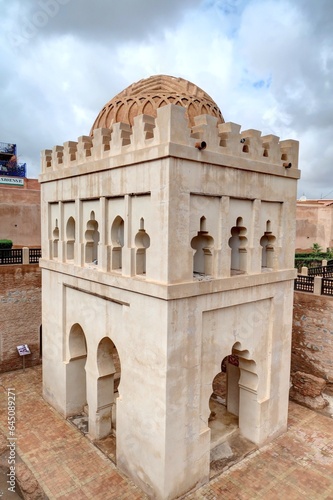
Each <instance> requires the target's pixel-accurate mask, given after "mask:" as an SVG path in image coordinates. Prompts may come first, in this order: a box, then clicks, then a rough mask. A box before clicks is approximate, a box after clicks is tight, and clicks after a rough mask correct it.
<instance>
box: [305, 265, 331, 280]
mask: <svg viewBox="0 0 333 500" xmlns="http://www.w3.org/2000/svg"><path fill="white" fill-rule="evenodd" d="M308 276H322V277H323V278H333V266H319V267H309V269H308Z"/></svg>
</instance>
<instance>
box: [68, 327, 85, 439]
mask: <svg viewBox="0 0 333 500" xmlns="http://www.w3.org/2000/svg"><path fill="white" fill-rule="evenodd" d="M68 351H69V361H68V363H67V374H66V390H67V391H66V399H67V414H68V415H81V414H82V415H84V414H87V413H88V407H87V377H86V369H85V366H86V361H87V343H86V337H85V334H84V332H83V329H82V327H81V326H80V325H79V324H78V323H75V324H74V325H73V326H72V327H71V329H70V332H69V337H68ZM86 426H87V419H85V423H84V424H83V427H82V429H81V430H82V431H83V432H87V429H86Z"/></svg>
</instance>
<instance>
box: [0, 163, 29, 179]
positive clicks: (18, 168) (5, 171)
mask: <svg viewBox="0 0 333 500" xmlns="http://www.w3.org/2000/svg"><path fill="white" fill-rule="evenodd" d="M26 170H27V164H26V163H16V164H14V165H10V164H9V162H8V161H6V160H0V176H1V175H8V176H11V177H26Z"/></svg>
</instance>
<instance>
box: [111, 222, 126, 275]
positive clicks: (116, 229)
mask: <svg viewBox="0 0 333 500" xmlns="http://www.w3.org/2000/svg"><path fill="white" fill-rule="evenodd" d="M111 245H112V252H111V269H112V270H113V271H116V270H121V269H122V253H123V246H124V221H123V219H122V218H121V217H120V216H119V215H118V216H117V217H116V218H115V220H114V221H113V224H112V227H111Z"/></svg>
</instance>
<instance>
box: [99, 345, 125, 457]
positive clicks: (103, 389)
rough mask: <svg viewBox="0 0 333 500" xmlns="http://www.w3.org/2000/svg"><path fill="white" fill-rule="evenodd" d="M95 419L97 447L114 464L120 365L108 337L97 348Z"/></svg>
mask: <svg viewBox="0 0 333 500" xmlns="http://www.w3.org/2000/svg"><path fill="white" fill-rule="evenodd" d="M97 367H98V375H99V376H98V379H97V419H98V422H99V428H98V435H99V438H98V441H97V442H98V447H99V448H100V449H101V450H102V451H103V452H104V453H105V454H107V455H108V457H109V458H110V459H111V460H112V461H113V462H114V463H116V429H117V399H118V397H119V385H120V376H121V365H120V358H119V354H118V350H117V348H116V346H115V344H114V343H113V342H112V340H111V339H110V338H109V337H104V338H103V339H102V340H101V341H100V343H99V345H98V348H97Z"/></svg>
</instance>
